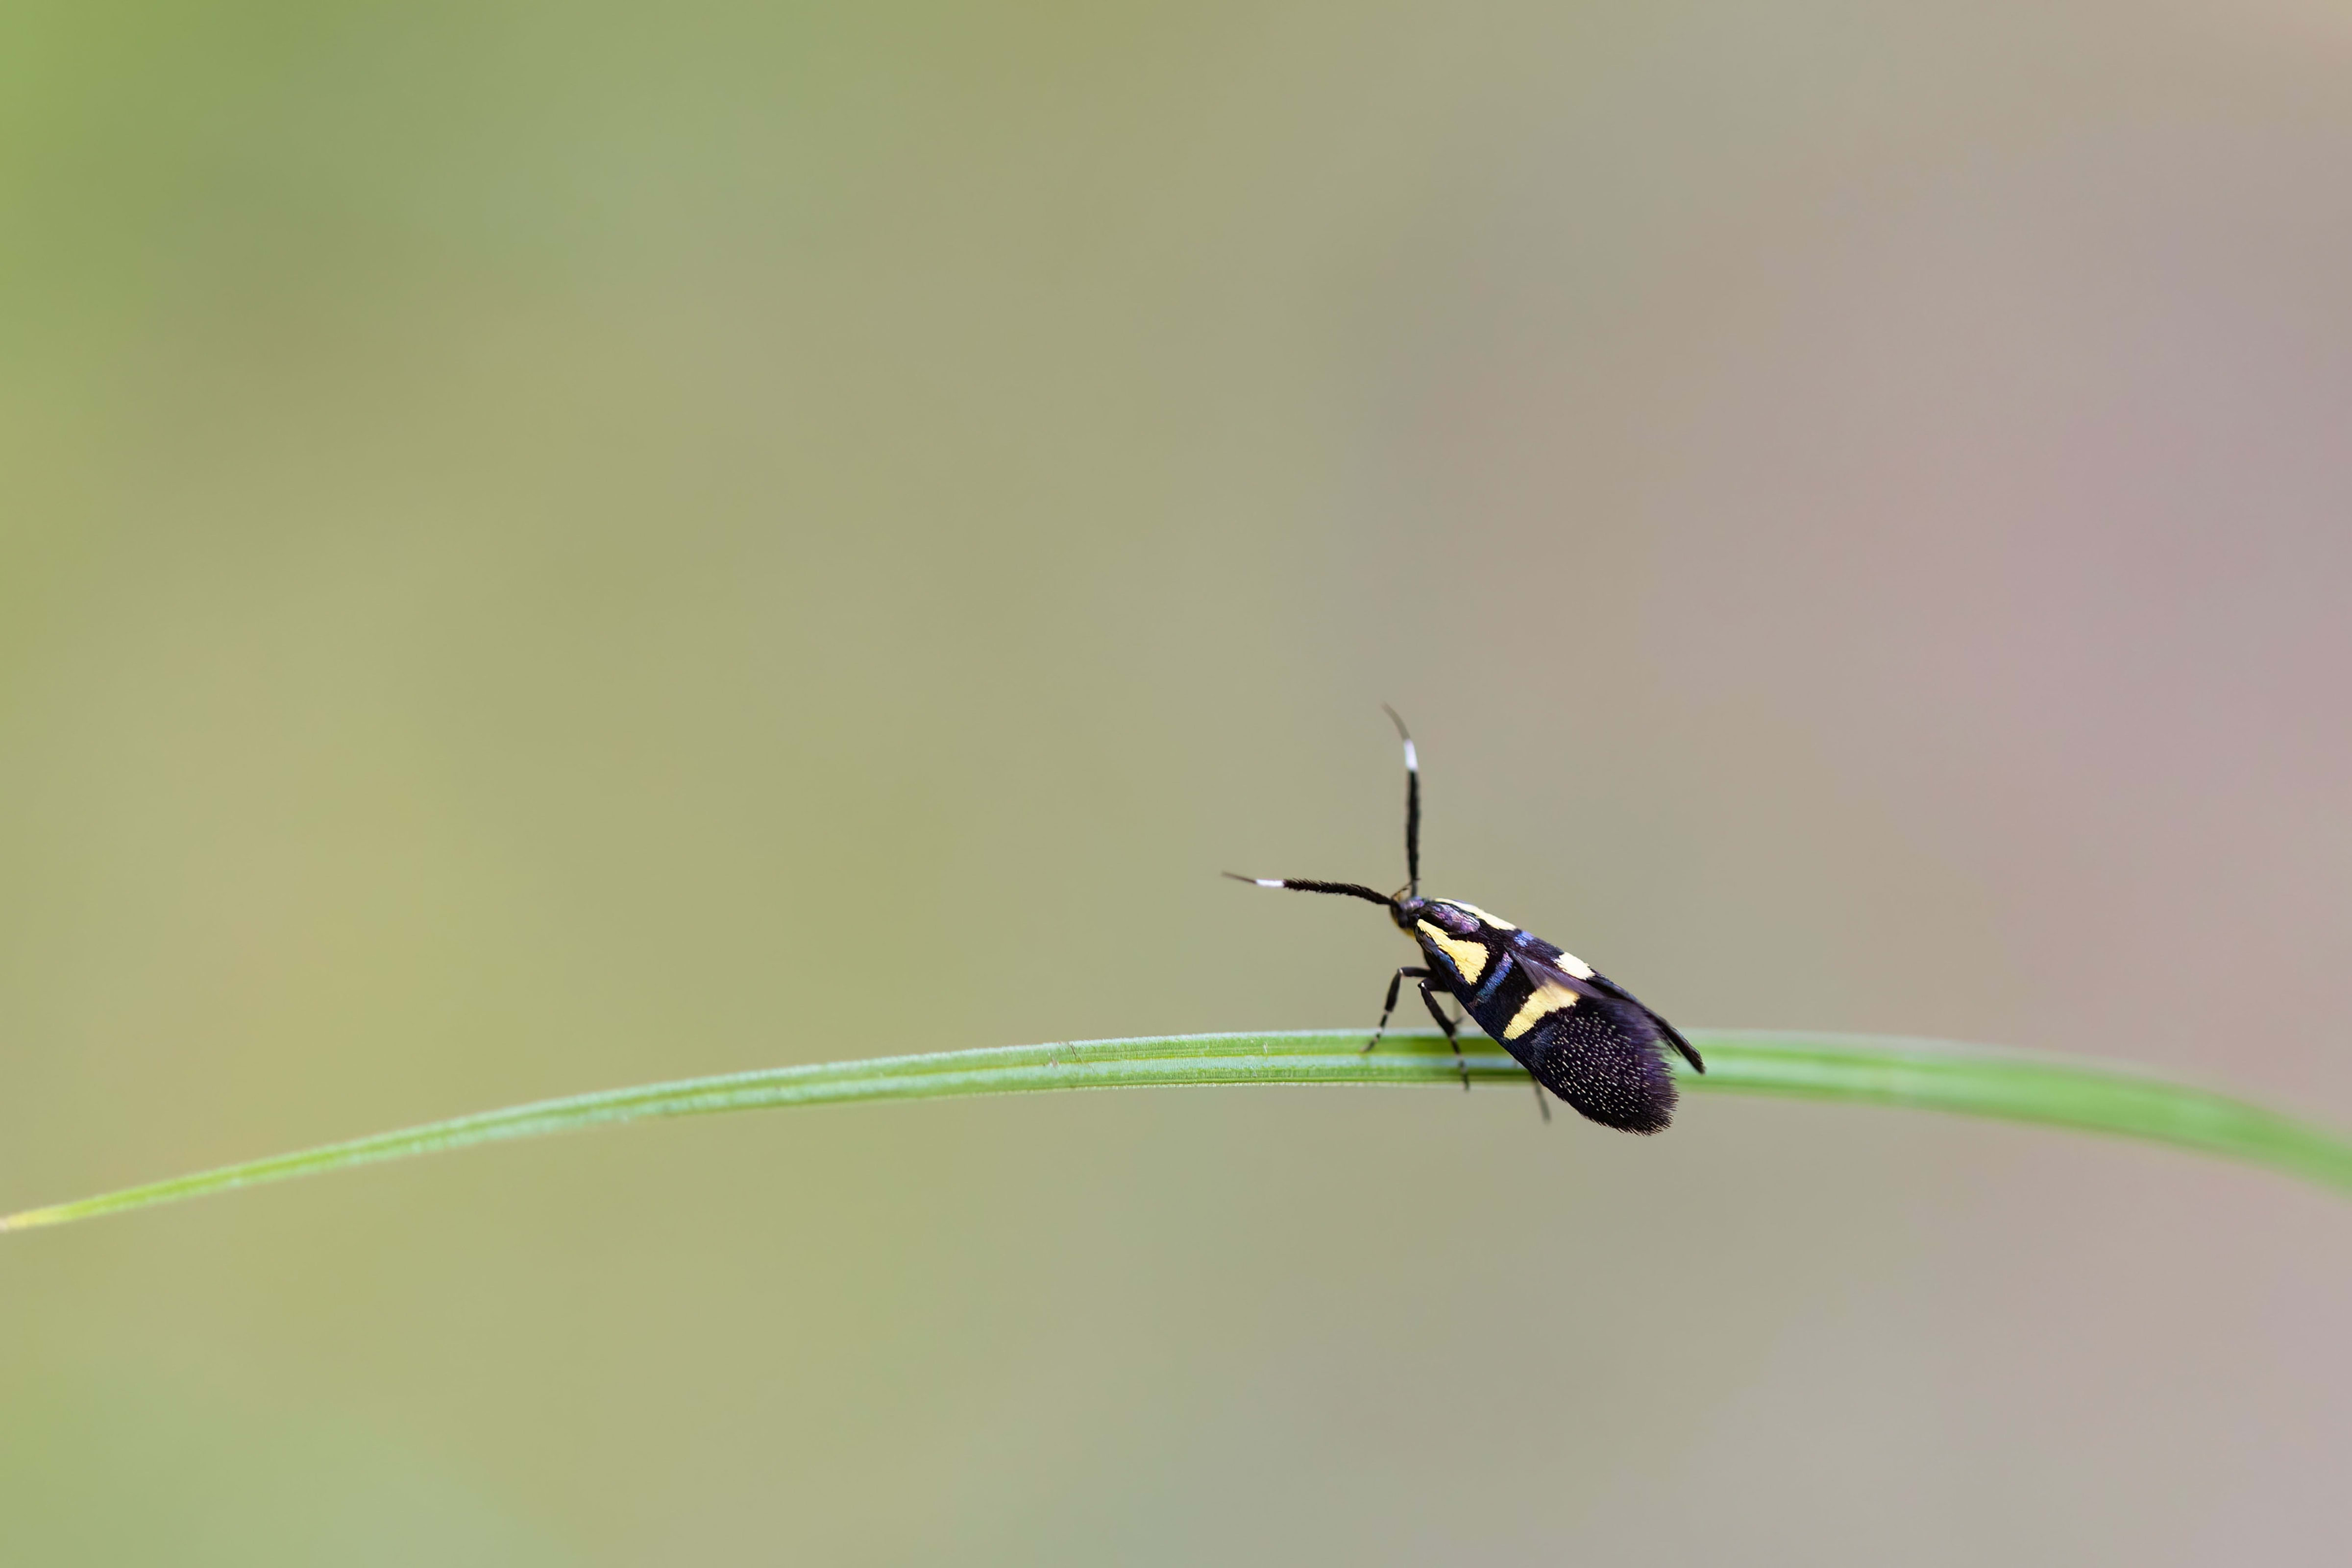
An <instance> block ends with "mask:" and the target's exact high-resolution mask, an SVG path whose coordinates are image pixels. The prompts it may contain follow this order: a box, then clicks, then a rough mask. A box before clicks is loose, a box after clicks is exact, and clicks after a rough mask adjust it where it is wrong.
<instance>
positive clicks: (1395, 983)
mask: <svg viewBox="0 0 2352 1568" xmlns="http://www.w3.org/2000/svg"><path fill="white" fill-rule="evenodd" d="M1408 978H1413V979H1418V980H1419V981H1420V982H1421V988H1422V989H1423V990H1424V991H1426V990H1427V989H1429V971H1428V970H1426V969H1410V968H1408V969H1399V970H1398V971H1397V972H1396V973H1395V974H1393V975H1391V976H1390V977H1389V999H1388V1000H1387V1001H1384V1002H1382V1003H1381V1027H1380V1028H1378V1029H1376V1030H1372V1038H1371V1039H1370V1040H1366V1041H1364V1050H1365V1051H1370V1050H1371V1049H1372V1047H1374V1046H1376V1045H1378V1044H1380V1042H1381V1036H1382V1035H1384V1034H1386V1033H1388V1031H1389V1014H1391V1013H1392V1012H1394V1011H1396V999H1397V988H1398V987H1399V986H1401V985H1402V984H1403V983H1404V982H1405V980H1406V979H1408ZM1357 1054H1358V1055H1361V1054H1362V1052H1361V1051H1359V1052H1358V1053H1357Z"/></svg>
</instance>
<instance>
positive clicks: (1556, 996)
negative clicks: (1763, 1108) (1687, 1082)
mask: <svg viewBox="0 0 2352 1568" xmlns="http://www.w3.org/2000/svg"><path fill="white" fill-rule="evenodd" d="M1386 711H1387V713H1388V716H1389V717H1390V718H1391V720H1392V721H1394V723H1395V725H1396V727H1397V734H1398V736H1399V737H1402V739H1403V741H1404V773H1405V789H1404V860H1405V873H1406V875H1407V876H1408V877H1409V878H1410V879H1411V880H1410V881H1409V882H1407V883H1406V884H1405V888H1404V891H1402V893H1396V894H1387V895H1385V896H1383V895H1382V894H1380V893H1378V892H1376V891H1374V890H1373V889H1371V888H1369V887H1365V886H1363V885H1362V884H1360V883H1352V882H1307V881H1302V880H1300V879H1298V878H1296V877H1263V876H1237V875H1235V874H1234V873H1232V872H1227V873H1225V874H1226V875H1227V876H1231V877H1233V878H1234V881H1236V882H1249V883H1256V884H1257V885H1258V886H1260V887H1287V888H1294V889H1296V890H1297V891H1298V892H1300V893H1336V894H1342V895H1344V896H1346V897H1349V898H1361V899H1365V900H1368V901H1369V902H1370V903H1373V904H1381V906H1383V907H1384V908H1386V909H1387V910H1388V912H1389V918H1390V919H1391V920H1393V921H1395V922H1396V923H1397V929H1398V930H1400V931H1402V932H1403V933H1404V934H1405V935H1406V936H1411V937H1412V939H1413V940H1414V941H1415V942H1417V943H1419V944H1420V945H1421V954H1422V956H1423V958H1425V959H1426V960H1428V962H1427V963H1426V965H1424V966H1421V967H1414V966H1407V967H1404V968H1402V969H1399V970H1398V971H1397V972H1396V973H1395V974H1394V975H1393V976H1391V977H1390V979H1389V994H1388V1000H1387V1001H1385V1002H1383V1003H1382V1004H1381V1021H1380V1027H1379V1028H1377V1029H1375V1030H1373V1031H1372V1038H1371V1040H1370V1042H1369V1043H1367V1044H1366V1045H1365V1047H1364V1049H1365V1050H1366V1051H1370V1050H1371V1049H1372V1047H1373V1046H1375V1045H1378V1044H1380V1042H1381V1035H1382V1034H1384V1033H1386V1032H1387V1031H1388V1027H1389V1015H1390V1014H1391V1013H1393V1012H1395V1011H1396V1004H1397V988H1398V987H1400V986H1401V985H1402V984H1403V983H1404V982H1405V981H1406V980H1417V981H1419V982H1420V984H1421V999H1422V1002H1423V1005H1424V1006H1426V1007H1427V1008H1428V1009H1429V1016H1430V1017H1432V1018H1433V1019H1436V1020H1437V1027H1438V1028H1440V1029H1442V1030H1444V1031H1445V1038H1446V1039H1447V1040H1449V1041H1451V1042H1452V1043H1453V1046H1454V1061H1455V1063H1456V1064H1457V1065H1458V1066H1460V1067H1461V1068H1462V1087H1463V1088H1465V1089H1467V1088H1469V1087H1470V1069H1469V1066H1468V1064H1467V1063H1465V1062H1463V1061H1462V1042H1461V1041H1460V1040H1458V1039H1456V1038H1455V1035H1454V1030H1457V1029H1459V1028H1460V1027H1461V1024H1460V1021H1459V1020H1458V1019H1452V1018H1449V1017H1447V1016H1446V1013H1445V1009H1444V1008H1442V1007H1440V1006H1439V1005H1438V1002H1437V993H1438V992H1440V991H1445V992H1449V993H1451V994H1452V995H1453V996H1454V998H1457V999H1458V1000H1459V1001H1460V1002H1461V1003H1462V1007H1463V1010H1464V1011H1465V1012H1467V1013H1468V1014H1469V1015H1470V1016H1471V1017H1472V1018H1474V1019H1477V1020H1478V1027H1479V1028H1480V1029H1483V1030H1486V1032H1487V1033H1488V1034H1489V1035H1492V1036H1493V1037H1494V1038H1495V1040H1496V1043H1498V1044H1500V1045H1501V1046H1502V1048H1503V1049H1504V1050H1505V1051H1509V1052H1510V1053H1511V1054H1512V1055H1513V1056H1514V1057H1516V1058H1517V1060H1518V1062H1519V1065H1520V1066H1522V1067H1524V1068H1526V1069H1527V1070H1528V1076H1529V1077H1531V1078H1533V1079H1534V1080H1535V1082H1536V1103H1538V1104H1539V1105H1541V1104H1543V1103H1544V1101H1543V1092H1544V1091H1545V1090H1547V1089H1549V1090H1550V1091H1551V1092H1553V1093H1555V1094H1557V1095H1559V1097H1560V1098H1561V1099H1563V1100H1565V1101H1567V1102H1568V1103H1570V1105H1573V1106H1574V1107H1576V1109H1577V1110H1578V1111H1580V1112H1581V1113H1584V1114H1585V1115H1587V1116H1589V1117H1591V1119H1592V1120H1594V1121H1596V1122H1598V1123H1600V1124H1601V1125H1602V1126H1604V1127H1617V1128H1621V1129H1622V1130H1623V1131H1625V1132H1628V1133H1658V1132H1664V1130H1665V1127H1666V1124H1668V1123H1669V1122H1671V1121H1673V1120H1674V1116H1675V1077H1674V1074H1673V1073H1672V1072H1671V1071H1668V1070H1667V1067H1666V1060H1665V1051H1664V1048H1665V1047H1666V1046H1669V1045H1670V1046H1673V1047H1674V1048H1675V1051H1679V1052H1681V1054H1682V1057H1683V1060H1684V1061H1687V1062H1689V1063H1690V1064H1691V1066H1692V1068H1693V1069H1695V1070H1696V1071H1700V1072H1705V1071H1706V1063H1705V1062H1703V1061H1700V1060H1699V1058H1698V1052H1697V1051H1694V1050H1692V1049H1691V1043H1690V1041H1688V1040H1685V1039H1684V1038H1683V1037H1682V1036H1681V1034H1680V1033H1678V1032H1677V1031H1676V1030H1675V1026H1674V1025H1672V1024H1670V1023H1668V1022H1667V1021H1666V1020H1665V1019H1662V1018H1660V1017H1659V1016H1658V1015H1657V1014H1655V1013H1654V1012H1652V1011H1651V1010H1650V1009H1647V1008H1645V1007H1643V1005H1642V1004H1641V1003H1640V1002H1639V1001H1637V1000H1636V999H1634V997H1633V993H1632V992H1630V991H1628V990H1626V989H1625V988H1624V987H1622V986H1621V985H1619V984H1617V983H1616V982H1615V981H1614V980H1612V979H1610V978H1608V977H1606V976H1604V975H1601V974H1597V973H1595V972H1594V970H1593V967H1592V966H1591V965H1590V964H1588V963H1586V962H1585V961H1584V960H1583V959H1581V958H1580V957H1578V956H1576V955H1575V954H1573V953H1564V952H1562V951H1561V950H1560V949H1559V948H1557V947H1555V946H1552V945H1551V944H1550V943H1549V942H1547V941H1545V940H1543V939H1542V938H1541V937H1539V936H1535V935H1534V934H1533V933H1531V932H1527V931H1522V930H1520V929H1519V928H1518V927H1517V926H1516V925H1512V924H1511V923H1510V922H1508V921H1507V920H1498V919H1496V917H1495V916H1494V915H1489V914H1487V913H1486V911H1485V910H1483V909H1481V908H1479V907H1478V906H1477V905H1475V904H1464V903H1461V902H1459V901H1458V900H1454V899H1450V898H1423V897H1422V896H1421V759H1420V758H1419V757H1418V756H1416V755H1415V753H1414V751H1413V747H1412V736H1411V735H1408V734H1406V732H1405V727H1404V720H1402V719H1401V718H1398V717H1397V716H1396V710H1395V709H1393V708H1391V709H1388V710H1386ZM1544 1114H1545V1115H1546V1116H1547V1117H1549V1115H1550V1114H1551V1110H1550V1107H1549V1106H1545V1109H1544Z"/></svg>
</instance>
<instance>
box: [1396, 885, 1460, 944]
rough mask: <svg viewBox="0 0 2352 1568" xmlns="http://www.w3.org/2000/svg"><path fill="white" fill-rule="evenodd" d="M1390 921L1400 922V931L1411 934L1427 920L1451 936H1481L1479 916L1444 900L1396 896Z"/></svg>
mask: <svg viewBox="0 0 2352 1568" xmlns="http://www.w3.org/2000/svg"><path fill="white" fill-rule="evenodd" d="M1389 918H1390V919H1391V920H1393V921H1395V922H1396V923H1397V929H1398V930H1400V931H1403V932H1407V933H1410V932H1411V931H1412V928H1413V927H1414V926H1416V925H1420V924H1421V923H1422V922H1423V921H1424V920H1426V921H1427V922H1429V924H1431V925H1434V926H1436V927H1437V928H1438V929H1439V930H1440V931H1443V932H1444V933H1445V934H1446V935H1447V936H1476V935H1477V934H1478V917H1477V916H1476V915H1472V914H1471V913H1470V912H1469V911H1468V910H1465V909H1462V908H1459V907H1457V906H1456V905H1454V904H1448V903H1446V902H1445V900H1444V899H1442V898H1420V897H1407V896H1406V895H1404V894H1393V895H1391V897H1390V899H1389Z"/></svg>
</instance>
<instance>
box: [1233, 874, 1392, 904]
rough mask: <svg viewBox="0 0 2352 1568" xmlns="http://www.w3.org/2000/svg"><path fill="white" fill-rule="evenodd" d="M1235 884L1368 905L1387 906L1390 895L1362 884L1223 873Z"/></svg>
mask: <svg viewBox="0 0 2352 1568" xmlns="http://www.w3.org/2000/svg"><path fill="white" fill-rule="evenodd" d="M1223 874H1224V875H1226V876H1229V877H1232V878H1233V879H1234V881H1235V882H1250V883H1256V884H1257V885H1258V886H1260V887H1286V888H1288V889H1290V891H1291V892H1293V893H1336V894H1341V895H1342V896H1344V897H1348V898H1360V899H1362V900H1363V901H1364V902H1365V903H1367V904H1382V905H1385V904H1387V903H1388V901H1389V895H1388V894H1385V893H1382V892H1381V891H1380V890H1379V889H1378V888H1371V887H1366V886H1365V885H1364V884H1363V883H1360V882H1309V881H1307V879H1306V878H1304V877H1297V876H1244V875H1243V874H1242V873H1239V872H1237V871H1229V872H1226V873H1223Z"/></svg>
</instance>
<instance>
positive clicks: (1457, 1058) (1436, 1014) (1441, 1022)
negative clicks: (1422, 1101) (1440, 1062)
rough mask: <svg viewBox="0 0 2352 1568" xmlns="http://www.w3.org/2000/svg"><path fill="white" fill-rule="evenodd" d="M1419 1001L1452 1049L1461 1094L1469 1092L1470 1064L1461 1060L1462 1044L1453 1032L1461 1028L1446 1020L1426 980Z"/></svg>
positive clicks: (1450, 1020)
mask: <svg viewBox="0 0 2352 1568" xmlns="http://www.w3.org/2000/svg"><path fill="white" fill-rule="evenodd" d="M1427 973H1428V971H1427V970H1423V974H1424V975H1425V974H1427ZM1421 1001H1422V1005H1423V1007H1425V1008H1427V1009H1429V1016H1430V1017H1431V1018H1433V1019H1436V1020H1437V1027H1438V1028H1440V1029H1442V1030H1444V1031H1445V1043H1446V1044H1448V1045H1450V1046H1452V1047H1453V1048H1454V1066H1456V1067H1458V1068H1460V1069H1461V1070H1462V1092H1464V1093H1465V1094H1466V1093H1468V1092H1470V1064H1469V1063H1468V1062H1466V1061H1463V1060H1462V1042H1461V1040H1457V1039H1455V1038H1454V1030H1456V1029H1458V1028H1460V1027H1461V1026H1460V1025H1458V1024H1456V1023H1455V1022H1454V1020H1453V1019H1450V1018H1447V1017H1446V1016H1445V1009H1444V1008H1441V1007H1439V1006H1438V1005H1437V993H1436V992H1435V991H1434V990H1433V989H1431V988H1430V984H1429V982H1428V981H1427V980H1426V979H1424V980H1423V981H1422V982H1421Z"/></svg>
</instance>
